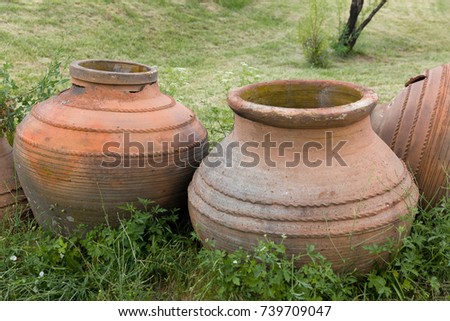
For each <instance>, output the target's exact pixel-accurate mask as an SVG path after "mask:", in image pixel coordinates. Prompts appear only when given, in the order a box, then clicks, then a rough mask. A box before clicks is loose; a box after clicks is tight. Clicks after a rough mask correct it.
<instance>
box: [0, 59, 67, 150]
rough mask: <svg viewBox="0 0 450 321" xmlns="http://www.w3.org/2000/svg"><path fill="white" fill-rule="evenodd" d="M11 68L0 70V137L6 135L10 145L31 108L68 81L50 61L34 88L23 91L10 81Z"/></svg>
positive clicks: (5, 65)
mask: <svg viewBox="0 0 450 321" xmlns="http://www.w3.org/2000/svg"><path fill="white" fill-rule="evenodd" d="M11 67H12V66H11V65H10V64H8V63H4V64H3V67H2V68H1V69H0V79H1V81H0V137H1V136H2V135H6V137H7V139H8V141H9V142H10V143H12V140H13V137H14V132H15V129H16V126H17V124H19V123H20V121H21V120H22V119H23V118H24V117H25V116H26V115H27V114H28V112H29V111H30V110H31V108H32V107H33V106H34V105H36V104H37V103H38V102H41V101H43V100H46V99H48V98H50V97H51V96H53V95H55V94H56V93H57V92H58V90H61V88H62V87H63V86H64V85H65V84H66V82H67V81H68V79H65V78H64V77H63V75H62V73H61V63H60V62H58V61H52V62H51V63H50V64H49V65H48V68H47V70H46V72H45V73H44V74H43V75H42V76H41V78H40V79H39V80H38V81H37V84H36V85H35V86H34V87H32V88H31V89H23V88H19V87H18V86H17V84H16V82H15V81H14V80H13V79H12V77H11V74H10V68H11Z"/></svg>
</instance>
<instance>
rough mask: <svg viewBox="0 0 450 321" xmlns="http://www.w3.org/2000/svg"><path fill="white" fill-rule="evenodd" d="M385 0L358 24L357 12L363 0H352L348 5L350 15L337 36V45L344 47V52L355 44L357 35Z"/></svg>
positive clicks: (358, 12)
mask: <svg viewBox="0 0 450 321" xmlns="http://www.w3.org/2000/svg"><path fill="white" fill-rule="evenodd" d="M386 2H387V0H381V1H380V3H379V4H378V5H377V6H376V7H375V8H374V9H373V10H372V12H371V13H370V14H369V15H368V16H367V18H366V19H365V20H364V21H363V22H362V23H361V24H359V25H358V18H359V14H360V13H361V11H362V9H363V7H364V0H352V4H351V6H350V15H349V17H348V20H347V23H346V24H345V27H344V30H342V33H341V35H340V36H339V45H340V46H343V47H344V48H345V52H346V53H348V52H350V51H351V50H352V49H353V47H354V46H355V44H356V40H358V37H359V35H360V34H361V32H362V31H363V29H364V28H365V27H366V26H367V25H368V24H369V22H370V21H371V20H372V18H373V17H374V16H375V14H376V13H377V12H378V11H379V10H380V9H381V8H382V7H383V6H384V5H385V4H386Z"/></svg>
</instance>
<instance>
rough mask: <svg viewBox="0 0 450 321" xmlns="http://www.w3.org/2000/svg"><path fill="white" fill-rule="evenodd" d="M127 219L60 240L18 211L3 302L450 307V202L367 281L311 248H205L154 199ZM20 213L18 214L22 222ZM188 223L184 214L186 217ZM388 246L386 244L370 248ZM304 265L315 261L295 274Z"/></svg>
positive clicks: (426, 214) (421, 220) (0, 283)
mask: <svg viewBox="0 0 450 321" xmlns="http://www.w3.org/2000/svg"><path fill="white" fill-rule="evenodd" d="M140 202H141V207H142V209H138V208H136V207H135V206H133V205H125V206H124V207H123V209H125V210H126V211H128V212H129V213H130V217H131V218H130V219H129V220H124V221H122V223H121V225H120V227H119V228H117V229H112V228H110V227H108V226H99V227H97V228H96V229H94V230H92V231H90V232H88V233H87V234H85V235H84V236H82V235H81V233H75V234H73V235H71V236H70V237H64V236H55V235H53V234H51V233H49V232H46V231H44V230H42V229H41V228H39V227H38V226H37V225H36V223H35V222H34V221H33V220H28V221H27V220H24V219H21V220H19V219H18V216H19V215H20V213H19V211H18V212H17V213H16V214H15V215H12V216H9V217H8V218H7V220H4V221H2V223H1V226H0V297H2V298H3V299H4V300H161V299H163V300H185V299H199V300H203V299H210V300H241V299H245V300H387V299H389V300H448V299H450V282H449V280H450V269H449V266H450V239H449V238H450V216H449V215H448V213H449V211H450V200H449V199H446V200H443V202H442V203H441V204H440V205H439V206H438V207H436V208H434V209H430V210H427V211H421V212H420V213H419V214H418V215H417V217H416V220H415V221H414V223H413V227H412V231H411V234H410V235H409V236H407V237H406V238H404V239H403V241H402V245H401V248H400V250H398V252H395V253H394V252H393V253H392V256H393V257H392V261H391V262H390V263H388V265H387V266H386V267H384V268H383V269H376V268H375V269H373V270H372V271H371V272H370V273H368V274H367V275H357V274H354V273H346V274H337V273H335V272H334V271H333V270H332V266H331V263H330V262H328V261H327V260H326V259H325V258H324V257H323V256H322V255H321V254H320V253H318V252H317V251H316V250H315V249H314V247H313V246H309V247H308V248H305V251H304V252H303V253H299V255H298V256H295V257H290V256H288V255H286V251H285V248H284V245H283V243H275V242H273V241H271V240H269V239H266V240H262V241H261V242H260V243H259V244H257V245H256V247H255V248H254V250H253V251H251V252H245V251H243V250H238V251H236V252H234V253H227V252H224V251H222V250H219V249H214V247H213V244H210V245H211V247H212V248H211V249H209V248H205V247H203V246H201V245H200V243H199V241H198V238H197V237H196V235H195V234H193V232H192V230H191V228H190V226H189V224H187V221H186V217H184V218H185V219H184V220H183V219H182V220H180V217H179V214H178V212H169V211H166V210H164V209H162V208H160V207H158V206H153V205H154V204H153V203H151V202H149V201H147V200H140ZM16 216H17V217H16ZM181 218H182V217H181ZM369 248H370V249H372V250H373V251H377V250H379V249H383V250H386V249H388V248H389V246H388V244H387V245H386V246H384V245H379V246H378V247H376V246H373V245H372V246H369V247H368V249H369ZM298 259H305V260H307V261H309V263H308V264H305V265H302V266H300V267H298V268H296V267H295V265H294V263H295V261H296V260H298Z"/></svg>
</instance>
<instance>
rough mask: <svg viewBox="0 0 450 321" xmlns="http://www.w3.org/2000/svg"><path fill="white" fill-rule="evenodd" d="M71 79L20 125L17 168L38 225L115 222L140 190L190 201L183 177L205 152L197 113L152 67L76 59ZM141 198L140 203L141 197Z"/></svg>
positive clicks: (59, 227) (178, 202)
mask: <svg viewBox="0 0 450 321" xmlns="http://www.w3.org/2000/svg"><path fill="white" fill-rule="evenodd" d="M70 75H71V77H72V78H71V81H72V87H71V88H69V89H67V90H66V91H63V92H61V93H60V94H59V95H57V96H55V97H52V98H50V99H49V100H47V101H45V102H42V103H39V104H37V105H36V106H34V108H33V109H32V111H31V112H30V114H29V115H28V116H27V117H26V118H25V119H24V120H23V121H22V122H21V123H20V124H19V126H18V127H17V132H16V136H15V140H14V159H15V163H16V168H17V173H18V176H19V179H20V182H21V184H22V187H23V189H24V191H25V194H26V196H27V198H28V201H29V203H30V206H31V209H32V210H33V213H34V215H35V217H36V219H37V221H38V223H39V224H41V225H42V226H45V227H47V228H50V229H52V230H53V231H54V232H57V233H69V232H71V231H72V230H73V229H74V228H76V227H77V226H78V225H79V224H84V225H86V226H87V228H88V229H90V228H92V227H94V226H96V225H98V224H102V223H108V224H110V225H111V226H116V225H117V224H118V219H119V218H122V217H126V214H125V213H122V212H120V211H119V210H118V208H117V207H118V206H120V205H123V204H124V203H127V202H136V201H137V198H138V197H139V198H146V199H151V200H153V201H155V202H156V203H157V204H159V205H160V206H162V207H164V208H168V209H170V208H175V207H176V208H183V207H186V203H185V202H186V201H187V186H188V184H189V182H190V180H191V178H192V175H193V173H194V170H195V168H196V167H197V165H198V164H199V163H200V161H201V159H202V158H203V157H204V155H206V153H207V147H208V146H207V145H208V144H207V132H206V130H205V128H204V127H203V126H202V125H201V124H200V122H199V121H198V119H197V118H196V116H195V115H194V113H193V112H192V111H191V110H189V109H188V108H186V107H185V106H183V105H181V104H180V103H177V102H176V101H175V100H174V99H173V98H172V97H169V96H167V95H165V94H163V93H161V92H160V90H159V87H158V84H157V71H156V68H155V67H149V66H146V65H142V64H137V63H132V62H123V61H110V60H85V61H77V62H74V63H72V64H71V66H70ZM137 205H138V204H137Z"/></svg>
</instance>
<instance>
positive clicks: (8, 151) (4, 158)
mask: <svg viewBox="0 0 450 321" xmlns="http://www.w3.org/2000/svg"><path fill="white" fill-rule="evenodd" d="M24 200H25V195H24V194H23V191H22V189H21V188H20V186H19V182H18V180H17V178H16V173H15V171H14V162H13V154H12V148H11V146H10V145H9V143H8V141H7V140H6V138H5V137H0V219H2V218H3V216H4V214H5V213H7V212H8V211H13V208H14V206H15V205H18V204H21V203H23V202H24Z"/></svg>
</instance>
